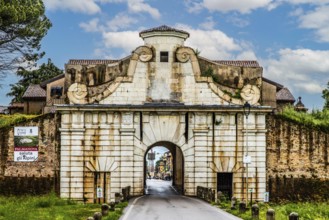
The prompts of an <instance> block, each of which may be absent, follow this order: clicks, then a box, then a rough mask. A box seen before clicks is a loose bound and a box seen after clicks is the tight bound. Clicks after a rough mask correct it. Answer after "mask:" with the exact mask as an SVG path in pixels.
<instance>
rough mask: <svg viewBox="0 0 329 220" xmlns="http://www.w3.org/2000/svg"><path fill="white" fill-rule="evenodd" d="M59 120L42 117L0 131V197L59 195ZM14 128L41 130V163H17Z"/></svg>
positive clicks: (39, 146)
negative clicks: (51, 192)
mask: <svg viewBox="0 0 329 220" xmlns="http://www.w3.org/2000/svg"><path fill="white" fill-rule="evenodd" d="M59 125H60V118H59V117H58V116H57V115H54V114H47V115H43V116H40V117H37V118H34V119H31V120H28V121H26V122H22V123H17V124H15V125H12V126H10V127H5V128H2V129H0V193H1V194H8V195H10V194H11V195H21V194H43V193H48V192H50V191H57V192H58V191H59V156H60V155H59V152H60V141H59V140H60V137H59V132H58V127H59ZM14 126H19V127H31V126H36V127H38V128H39V134H38V159H37V160H36V161H34V162H15V161H14Z"/></svg>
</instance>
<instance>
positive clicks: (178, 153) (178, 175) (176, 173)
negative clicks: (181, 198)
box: [144, 141, 184, 195]
mask: <svg viewBox="0 0 329 220" xmlns="http://www.w3.org/2000/svg"><path fill="white" fill-rule="evenodd" d="M154 147H165V148H167V149H168V150H169V151H170V153H171V155H172V157H173V176H172V186H173V187H174V188H175V189H176V190H177V191H178V192H179V193H180V194H182V195H184V155H183V152H182V150H181V149H180V147H178V146H177V145H176V144H174V143H172V142H169V141H159V142H156V143H154V144H152V145H150V146H149V147H148V148H147V150H146V151H145V155H144V188H146V179H147V155H148V153H149V151H150V150H151V149H152V148H154ZM144 194H145V190H144Z"/></svg>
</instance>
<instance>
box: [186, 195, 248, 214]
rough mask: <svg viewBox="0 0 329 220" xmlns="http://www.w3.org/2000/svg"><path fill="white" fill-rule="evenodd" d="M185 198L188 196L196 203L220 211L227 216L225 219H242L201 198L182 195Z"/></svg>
mask: <svg viewBox="0 0 329 220" xmlns="http://www.w3.org/2000/svg"><path fill="white" fill-rule="evenodd" d="M184 197H186V198H189V199H191V200H194V201H197V202H198V203H201V204H202V205H203V206H206V207H211V209H213V210H215V211H216V212H219V213H221V214H222V215H226V217H227V218H228V219H227V220H229V219H232V220H239V219H240V220H242V219H241V218H239V217H237V216H235V215H232V214H231V213H228V212H225V211H224V210H222V209H220V208H217V207H215V206H212V205H211V204H209V203H207V202H205V201H203V200H200V199H197V198H192V197H188V196H184Z"/></svg>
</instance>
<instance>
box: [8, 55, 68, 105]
mask: <svg viewBox="0 0 329 220" xmlns="http://www.w3.org/2000/svg"><path fill="white" fill-rule="evenodd" d="M62 73H63V70H61V69H59V68H58V67H56V66H55V65H54V64H53V62H52V61H51V59H48V62H47V63H43V64H42V65H41V66H40V67H39V68H38V69H35V70H27V69H25V68H22V67H20V68H18V70H17V75H18V76H20V77H21V80H19V81H18V83H16V84H10V86H11V89H10V92H9V93H7V96H13V97H14V98H13V99H12V102H22V96H23V94H24V92H25V90H26V89H27V87H28V86H29V85H30V84H40V83H41V82H43V81H45V80H48V79H51V78H53V77H55V76H57V75H59V74H62Z"/></svg>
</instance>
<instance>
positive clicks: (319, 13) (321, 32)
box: [299, 5, 329, 42]
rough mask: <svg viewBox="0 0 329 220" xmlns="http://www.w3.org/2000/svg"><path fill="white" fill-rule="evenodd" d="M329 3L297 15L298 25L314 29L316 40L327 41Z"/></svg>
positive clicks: (328, 40)
mask: <svg viewBox="0 0 329 220" xmlns="http://www.w3.org/2000/svg"><path fill="white" fill-rule="evenodd" d="M328 10H329V5H325V6H320V7H317V8H316V9H315V10H313V11H310V12H307V13H305V14H302V15H300V16H299V20H300V27H301V28H306V29H314V30H315V32H316V35H317V37H318V40H320V41H323V42H329V26H328V24H329V13H328Z"/></svg>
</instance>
